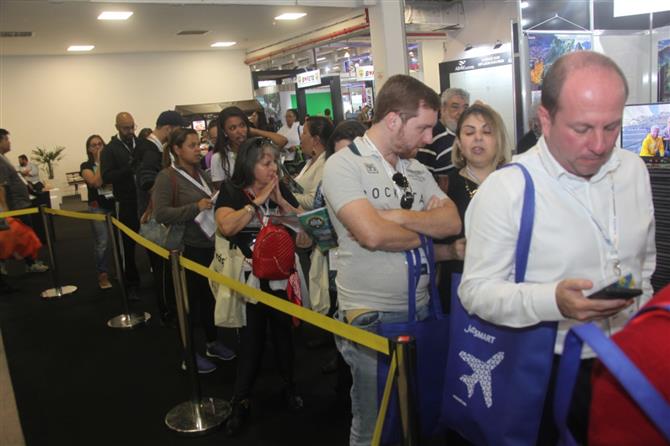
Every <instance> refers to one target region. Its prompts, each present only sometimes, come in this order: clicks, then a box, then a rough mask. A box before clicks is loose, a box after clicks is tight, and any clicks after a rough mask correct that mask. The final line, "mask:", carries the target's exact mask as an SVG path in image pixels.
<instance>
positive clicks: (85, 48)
mask: <svg viewBox="0 0 670 446" xmlns="http://www.w3.org/2000/svg"><path fill="white" fill-rule="evenodd" d="M93 48H95V45H70V46H69V47H68V48H67V50H68V51H91V50H92V49H93Z"/></svg>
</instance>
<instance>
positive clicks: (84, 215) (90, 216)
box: [44, 208, 105, 221]
mask: <svg viewBox="0 0 670 446" xmlns="http://www.w3.org/2000/svg"><path fill="white" fill-rule="evenodd" d="M44 212H46V213H47V214H51V215H60V216H61V217H70V218H77V219H81V220H95V221H105V216H104V215H103V214H94V213H92V212H74V211H63V210H60V209H51V208H44Z"/></svg>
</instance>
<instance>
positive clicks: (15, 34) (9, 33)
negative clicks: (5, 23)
mask: <svg viewBox="0 0 670 446" xmlns="http://www.w3.org/2000/svg"><path fill="white" fill-rule="evenodd" d="M32 36H33V32H32V31H0V37H32Z"/></svg>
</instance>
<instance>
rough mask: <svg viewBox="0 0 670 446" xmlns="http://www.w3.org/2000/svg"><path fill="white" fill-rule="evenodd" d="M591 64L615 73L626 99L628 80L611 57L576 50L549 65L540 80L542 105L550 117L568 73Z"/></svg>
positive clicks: (556, 108)
mask: <svg viewBox="0 0 670 446" xmlns="http://www.w3.org/2000/svg"><path fill="white" fill-rule="evenodd" d="M593 66H596V67H601V68H604V69H608V70H612V71H613V72H614V73H616V74H617V75H618V76H619V78H620V79H621V82H622V83H623V87H624V100H625V99H628V81H626V76H625V75H624V74H623V71H621V68H619V66H618V65H617V64H616V62H614V61H613V60H612V59H610V58H609V57H607V56H605V55H604V54H600V53H596V52H594V51H577V52H574V53H568V54H564V55H563V56H561V57H559V58H558V59H556V62H554V63H553V64H552V65H551V67H550V68H549V71H548V72H547V75H546V76H545V77H544V80H543V81H542V96H541V101H542V107H544V108H545V109H546V110H547V112H549V116H550V117H551V118H552V119H553V118H554V116H555V115H556V112H557V111H558V105H559V104H558V100H559V98H560V96H561V91H562V90H563V84H565V80H566V79H567V78H568V74H569V73H570V72H572V71H575V70H578V69H581V68H586V67H593Z"/></svg>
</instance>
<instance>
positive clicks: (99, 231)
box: [88, 206, 110, 273]
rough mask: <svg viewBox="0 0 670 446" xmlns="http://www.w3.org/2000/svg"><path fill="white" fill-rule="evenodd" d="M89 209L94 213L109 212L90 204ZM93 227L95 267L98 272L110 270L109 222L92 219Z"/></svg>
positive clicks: (103, 213)
mask: <svg viewBox="0 0 670 446" xmlns="http://www.w3.org/2000/svg"><path fill="white" fill-rule="evenodd" d="M88 211H89V212H91V213H93V214H102V215H105V214H106V213H107V211H106V210H104V209H101V208H98V207H95V208H94V207H90V206H89V208H88ZM91 228H92V229H93V252H94V253H95V268H96V269H97V270H98V273H106V272H109V267H108V266H107V264H108V260H109V250H110V244H109V243H107V238H108V234H107V222H105V221H94V220H91Z"/></svg>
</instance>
